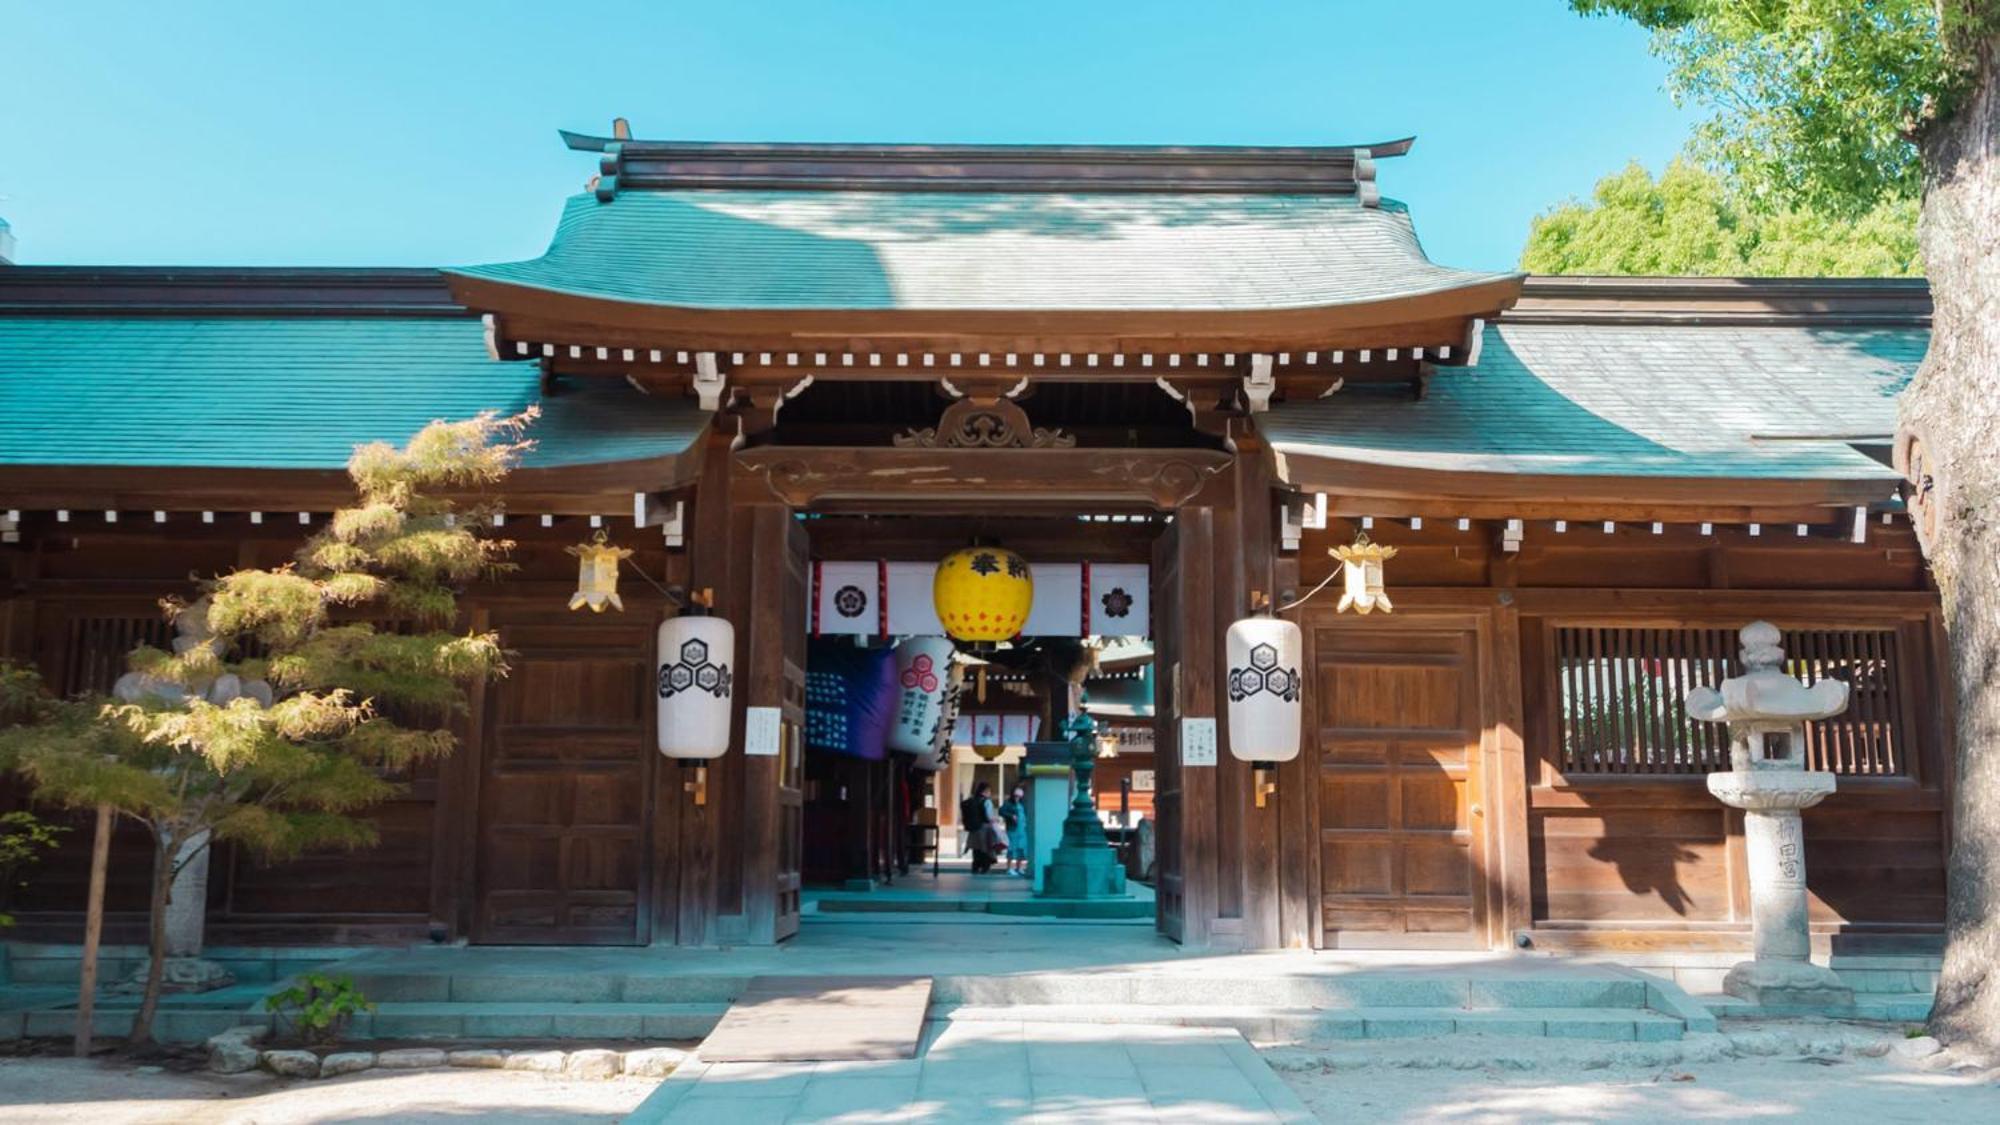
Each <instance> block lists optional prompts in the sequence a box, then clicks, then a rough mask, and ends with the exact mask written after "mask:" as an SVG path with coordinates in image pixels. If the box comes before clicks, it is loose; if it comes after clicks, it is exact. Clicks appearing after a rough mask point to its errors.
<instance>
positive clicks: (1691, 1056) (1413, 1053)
mask: <svg viewBox="0 0 2000 1125" xmlns="http://www.w3.org/2000/svg"><path fill="white" fill-rule="evenodd" d="M1554 1044H1555V1041H1552V1040H1531V1039H1517V1040H1513V1041H1511V1043H1506V1044H1504V1045H1503V1044H1500V1043H1496V1042H1495V1041H1492V1040H1488V1041H1486V1042H1484V1043H1478V1044H1475V1043H1474V1042H1473V1041H1470V1040H1468V1039H1466V1038H1464V1037H1452V1038H1448V1039H1430V1040H1420V1041H1409V1040H1406V1041H1402V1042H1401V1043H1397V1042H1396V1041H1393V1040H1377V1039H1371V1040H1367V1041H1366V1045H1365V1046H1363V1045H1362V1043H1361V1042H1360V1041H1357V1042H1356V1044H1355V1045H1354V1046H1353V1047H1347V1046H1341V1045H1314V1046H1302V1047H1280V1048H1274V1049H1270V1050H1266V1051H1264V1052H1262V1053H1263V1055H1264V1057H1265V1060H1266V1061H1267V1062H1269V1063H1270V1064H1271V1067H1272V1069H1274V1070H1280V1071H1300V1070H1322V1069H1340V1070H1349V1069H1361V1068H1365V1067H1384V1068H1388V1069H1394V1070H1482V1069H1491V1070H1512V1071H1534V1070H1540V1069H1543V1068H1545V1067H1560V1068H1571V1067H1581V1068H1582V1069H1584V1070H1604V1069H1609V1068H1612V1067H1659V1066H1672V1065H1675V1064H1677V1063H1701V1062H1717V1061H1720V1060H1723V1059H1743V1058H1770V1057H1777V1056H1789V1057H1799V1058H1838V1057H1840V1056H1841V1055H1853V1056H1856V1057H1860V1058H1881V1057H1883V1056H1887V1055H1892V1054H1893V1055H1897V1056H1900V1057H1903V1058H1905V1059H1910V1058H1921V1057H1922V1054H1921V1052H1922V1051H1923V1050H1924V1048H1925V1044H1923V1043H1922V1042H1921V1041H1912V1043H1911V1045H1910V1046H1904V1041H1903V1040H1902V1039H1901V1037H1899V1036H1897V1035H1896V1034H1895V1033H1893V1032H1891V1031H1888V1030H1882V1029H1862V1028H1850V1027H1843V1026H1841V1025H1838V1024H1832V1023H1826V1024H1805V1025H1796V1026H1781V1027H1761V1028H1742V1029H1726V1030H1723V1031H1720V1032H1693V1031H1690V1032H1689V1033H1688V1034H1687V1036H1686V1037H1684V1038H1682V1039H1680V1040H1676V1041H1666V1042H1659V1043H1603V1044H1592V1045H1590V1046H1589V1048H1588V1049H1583V1050H1579V1049H1577V1048H1578V1047H1580V1046H1582V1045H1583V1044H1582V1042H1581V1041H1575V1042H1570V1041H1565V1043H1564V1045H1563V1046H1562V1047H1561V1048H1560V1049H1558V1048H1557V1047H1556V1046H1555V1045H1554Z"/></svg>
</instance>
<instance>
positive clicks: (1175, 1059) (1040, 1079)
mask: <svg viewBox="0 0 2000 1125" xmlns="http://www.w3.org/2000/svg"><path fill="white" fill-rule="evenodd" d="M926 1040H927V1042H926V1043H925V1045H924V1046H923V1047H922V1048H921V1049H920V1051H919V1053H918V1057H916V1058H914V1059H901V1060H896V1061H890V1062H851V1063H714V1064H704V1063H699V1062H689V1063H686V1064H683V1065H682V1067H681V1069H679V1070H678V1071H675V1072H674V1074H673V1076H672V1077H670V1078H668V1079H667V1080H665V1081H664V1082H662V1083H661V1084H660V1087H659V1089H658V1090H656V1091H655V1092H654V1093H653V1095H652V1096H651V1097H649V1098H647V1099H646V1101H645V1103H644V1104H642V1105H641V1106H640V1107H639V1108H638V1109H637V1110H635V1111H634V1112H633V1113H632V1115H631V1116H630V1117H628V1118H626V1122H627V1125H651V1123H653V1122H671V1123H672V1125H703V1123H706V1122H718V1123H721V1125H765V1123H781V1122H782V1123H790V1122H815V1123H818V1122H841V1123H852V1125H861V1123H875V1122H926V1123H928V1122H960V1121H963V1122H979V1123H984V1125H997V1123H1000V1122H1011V1121H1032V1122H1035V1123H1036V1125H1044V1123H1054V1122H1094V1121H1105V1122H1121V1123H1123V1122H1188V1123H1190V1125H1194V1123H1200V1125H1236V1123H1239V1122H1240V1123H1244V1125H1249V1123H1264V1122H1308V1121H1311V1120H1313V1117H1312V1115H1311V1114H1310V1113H1309V1112H1307V1110H1306V1108H1305V1106H1304V1104H1303V1103H1301V1102H1300V1101H1299V1099H1298V1097H1297V1096H1296V1095H1294V1094H1293V1093H1292V1092H1291V1089H1290V1088H1289V1087H1287V1086H1286V1085H1285V1083H1284V1082H1283V1081H1282V1080H1281V1079H1279V1077H1278V1076H1277V1075H1276V1074H1275V1073H1273V1072H1272V1070H1271V1068H1270V1067H1269V1066H1268V1065H1267V1064H1266V1063H1265V1062H1264V1060H1263V1059H1262V1058H1260V1057H1258V1055H1257V1053H1256V1052H1255V1051H1253V1050H1252V1049H1251V1048H1250V1045H1249V1044H1248V1043H1246V1042H1244V1040H1243V1037H1242V1036H1241V1035H1239V1034H1237V1033H1236V1032H1234V1031H1225V1030H1220V1029H1216V1028H1184V1027H1134V1026H1122V1027H1103V1026H1093V1025H1088V1024H1042V1023H972V1022H967V1023H945V1024H932V1025H931V1027H930V1029H929V1031H928V1033H927V1034H926Z"/></svg>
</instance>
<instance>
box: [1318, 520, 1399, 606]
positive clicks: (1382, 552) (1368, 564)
mask: <svg viewBox="0 0 2000 1125" xmlns="http://www.w3.org/2000/svg"><path fill="white" fill-rule="evenodd" d="M1327 553H1328V554H1330V555H1332V556H1333V557H1334V558H1337V559H1339V560H1340V565H1341V567H1342V569H1343V570H1344V571H1345V572H1346V573H1345V577H1346V589H1345V590H1344V591H1343V592H1342V593H1341V595H1340V604H1339V605H1337V606H1335V607H1334V611H1335V612H1336V613H1346V612H1347V611H1348V610H1350V609H1351V610H1353V611H1354V612H1356V613H1372V612H1374V611H1375V610H1378V609H1379V610H1381V611H1382V612H1383V613H1393V612H1395V609H1396V607H1395V606H1393V605H1391V604H1390V603H1389V595H1388V594H1387V593H1384V592H1383V590H1382V564H1383V563H1384V562H1387V561H1388V560H1390V559H1393V558H1395V557H1396V548H1394V547H1385V546H1383V545H1382V544H1380V543H1376V542H1374V541H1372V540H1370V539H1369V538H1368V533H1367V532H1363V533H1361V534H1360V535H1358V536H1356V537H1355V540H1354V544H1353V546H1350V547H1335V548H1333V549H1332V550H1330V551H1328V552H1327Z"/></svg>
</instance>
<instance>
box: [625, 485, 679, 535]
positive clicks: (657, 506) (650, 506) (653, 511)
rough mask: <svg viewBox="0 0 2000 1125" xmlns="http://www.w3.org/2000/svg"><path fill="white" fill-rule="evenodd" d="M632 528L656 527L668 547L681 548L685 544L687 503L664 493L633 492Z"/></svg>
mask: <svg viewBox="0 0 2000 1125" xmlns="http://www.w3.org/2000/svg"><path fill="white" fill-rule="evenodd" d="M632 526H634V527H638V528H647V527H657V528H659V529H660V537H661V538H662V539H664V540H665V541H666V545H667V546H669V547H681V546H685V545H686V543H687V503H686V501H683V500H676V499H673V498H671V497H669V496H668V495H667V494H666V493H664V492H634V493H633V494H632Z"/></svg>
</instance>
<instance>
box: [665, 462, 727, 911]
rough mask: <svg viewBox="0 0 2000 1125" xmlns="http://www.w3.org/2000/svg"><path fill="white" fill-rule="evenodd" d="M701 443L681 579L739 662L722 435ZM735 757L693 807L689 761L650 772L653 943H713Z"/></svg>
mask: <svg viewBox="0 0 2000 1125" xmlns="http://www.w3.org/2000/svg"><path fill="white" fill-rule="evenodd" d="M708 442H709V444H708V448H707V449H706V450H705V451H704V453H703V462H702V471H701V479H700V481H699V482H698V483H697V484H696V486H695V496H694V525H693V533H692V534H691V535H690V536H689V537H688V538H689V542H690V543H691V544H693V551H692V555H693V557H692V558H691V559H690V579H689V585H690V586H691V587H692V589H694V590H702V589H708V590H712V591H714V594H715V612H717V613H719V614H722V615H723V616H725V617H727V618H728V619H729V620H731V621H733V622H736V623H737V625H738V628H737V631H736V652H735V653H734V654H733V658H732V664H733V665H734V666H735V667H738V668H741V667H743V660H744V656H745V653H746V647H747V645H748V643H749V631H748V630H746V629H744V628H742V627H741V626H742V622H743V620H744V618H743V613H744V608H745V602H746V601H747V600H748V598H747V596H746V595H745V594H744V593H740V592H739V591H738V589H737V586H738V583H737V582H736V581H735V577H736V574H737V571H739V570H740V569H741V567H740V566H739V562H740V560H739V558H738V555H739V548H738V544H737V541H736V535H735V526H734V525H735V522H736V521H735V520H734V518H733V517H734V515H735V505H734V503H733V498H732V496H731V485H732V483H733V482H732V480H731V473H730V463H731V457H730V450H729V441H728V439H727V438H725V437H721V436H719V435H710V437H709V439H708ZM742 698H743V697H742V694H741V693H740V692H739V693H737V695H736V697H735V699H734V701H733V703H732V706H733V710H734V714H733V715H732V717H731V729H732V730H733V731H735V732H738V734H737V737H739V738H740V732H741V731H742V729H743V704H742ZM739 757H740V754H739V752H738V751H737V750H736V748H734V747H732V749H731V752H730V753H729V754H725V755H724V756H723V757H722V758H721V759H718V760H717V762H716V763H715V764H713V765H711V766H710V767H709V768H708V792H707V801H706V803H704V804H699V805H697V804H696V803H695V798H694V794H692V793H690V792H688V791H687V788H686V785H685V783H686V782H687V781H688V780H690V779H691V778H692V777H693V776H694V775H693V772H692V767H688V766H683V765H680V764H678V763H667V764H666V765H665V768H663V769H661V770H660V771H659V772H658V774H657V775H656V776H657V777H658V783H657V784H656V786H655V797H656V804H655V817H656V822H657V823H658V824H659V825H660V829H661V830H660V831H659V832H657V833H656V839H658V840H659V841H660V843H661V845H662V846H661V849H660V851H659V853H657V854H656V860H657V862H656V863H655V865H654V880H655V887H656V890H657V893H656V894H655V896H654V901H655V902H656V903H657V904H658V906H657V907H656V908H655V912H654V931H653V932H654V938H653V940H654V941H655V942H669V941H671V942H675V943H677V944H680V945H707V944H713V943H714V937H713V933H712V928H713V926H714V922H715V916H716V884H717V878H716V868H717V864H718V862H719V856H718V853H719V852H720V850H721V829H720V824H719V822H718V815H717V814H718V810H719V809H720V808H721V807H722V804H723V803H724V802H726V801H727V799H728V795H729V786H728V785H727V777H726V775H727V773H728V763H729V762H730V761H731V760H732V759H735V758H739Z"/></svg>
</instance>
